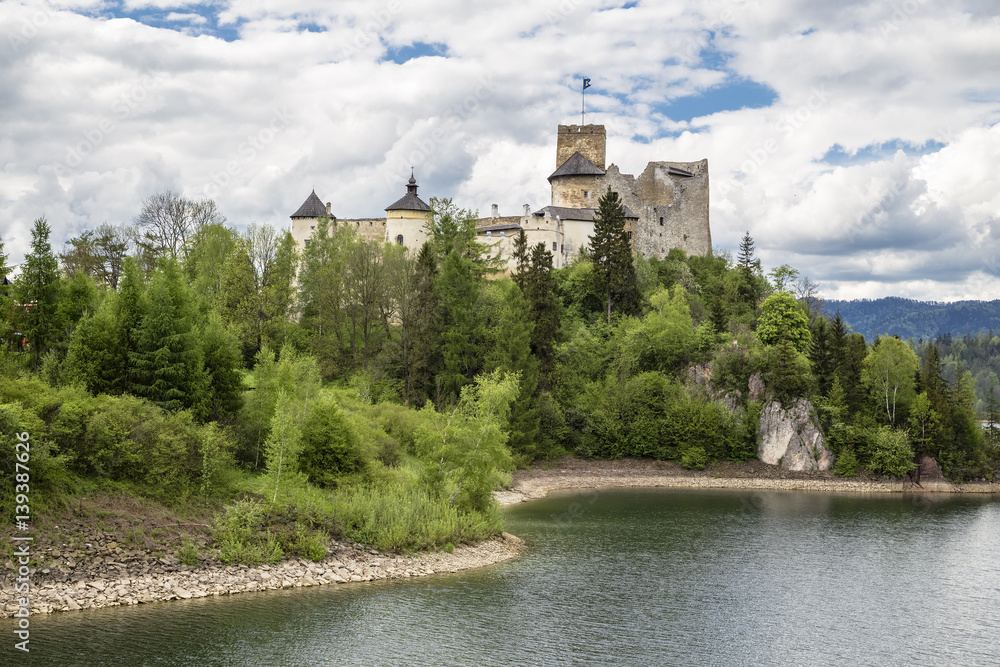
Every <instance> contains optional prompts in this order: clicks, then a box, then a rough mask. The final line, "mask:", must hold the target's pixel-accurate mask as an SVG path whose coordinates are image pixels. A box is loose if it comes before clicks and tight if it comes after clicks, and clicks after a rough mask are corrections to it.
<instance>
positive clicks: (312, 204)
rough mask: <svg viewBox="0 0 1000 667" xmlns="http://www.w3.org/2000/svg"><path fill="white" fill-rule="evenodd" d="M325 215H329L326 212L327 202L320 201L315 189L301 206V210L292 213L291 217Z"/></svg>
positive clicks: (319, 216)
mask: <svg viewBox="0 0 1000 667" xmlns="http://www.w3.org/2000/svg"><path fill="white" fill-rule="evenodd" d="M324 215H329V214H328V213H327V212H326V204H324V203H323V202H322V201H320V198H319V197H317V196H316V191H315V190H313V191H312V194H311V195H309V196H308V197H307V198H306V200H305V201H304V202H302V206H299V210H297V211H296V212H295V213H292V215H291V216H290V217H292V218H321V217H323V216H324Z"/></svg>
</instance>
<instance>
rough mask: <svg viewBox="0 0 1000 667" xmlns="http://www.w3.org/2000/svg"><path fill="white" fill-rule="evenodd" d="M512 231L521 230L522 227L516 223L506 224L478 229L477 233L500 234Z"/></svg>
mask: <svg viewBox="0 0 1000 667" xmlns="http://www.w3.org/2000/svg"><path fill="white" fill-rule="evenodd" d="M510 229H521V225H519V224H517V223H516V222H506V223H504V224H502V225H486V226H484V227H476V233H478V234H482V233H483V232H500V231H507V230H510Z"/></svg>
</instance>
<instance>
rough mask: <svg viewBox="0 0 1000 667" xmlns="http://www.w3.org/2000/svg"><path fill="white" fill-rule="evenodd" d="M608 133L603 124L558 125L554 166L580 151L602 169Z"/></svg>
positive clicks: (558, 165) (559, 164)
mask: <svg viewBox="0 0 1000 667" xmlns="http://www.w3.org/2000/svg"><path fill="white" fill-rule="evenodd" d="M607 143H608V134H607V132H606V131H605V129H604V126H603V125H560V126H559V129H558V133H557V137H556V168H559V167H561V166H562V164H563V163H564V162H566V160H568V159H570V158H571V157H573V153H580V154H581V155H583V157H585V158H587V159H588V160H590V162H591V163H592V164H593V165H594V166H595V167H597V168H598V169H600V170H601V171H604V169H605V162H604V161H605V151H606V148H607Z"/></svg>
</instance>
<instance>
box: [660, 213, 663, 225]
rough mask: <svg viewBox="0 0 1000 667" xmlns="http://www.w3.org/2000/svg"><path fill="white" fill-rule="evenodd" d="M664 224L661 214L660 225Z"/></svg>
mask: <svg viewBox="0 0 1000 667" xmlns="http://www.w3.org/2000/svg"><path fill="white" fill-rule="evenodd" d="M662 226H663V216H662V215H661V216H660V227H662Z"/></svg>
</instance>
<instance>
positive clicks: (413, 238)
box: [385, 173, 433, 250]
mask: <svg viewBox="0 0 1000 667" xmlns="http://www.w3.org/2000/svg"><path fill="white" fill-rule="evenodd" d="M432 215H433V214H432V213H431V207H430V206H428V205H427V203H426V202H424V200H422V199H421V198H420V197H418V196H417V179H415V178H414V177H413V174H412V173H411V174H410V180H409V181H408V182H407V184H406V194H405V195H403V198H402V199H400V200H399V201H397V202H395V203H393V204H390V205H389V206H387V207H386V209H385V240H386V242H388V243H396V244H398V245H402V246H406V247H407V248H411V249H417V250H419V249H420V246H422V245H423V244H424V241H426V240H427V230H426V229H425V225H426V224H427V223H428V222H429V221H430V220H431V219H432Z"/></svg>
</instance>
